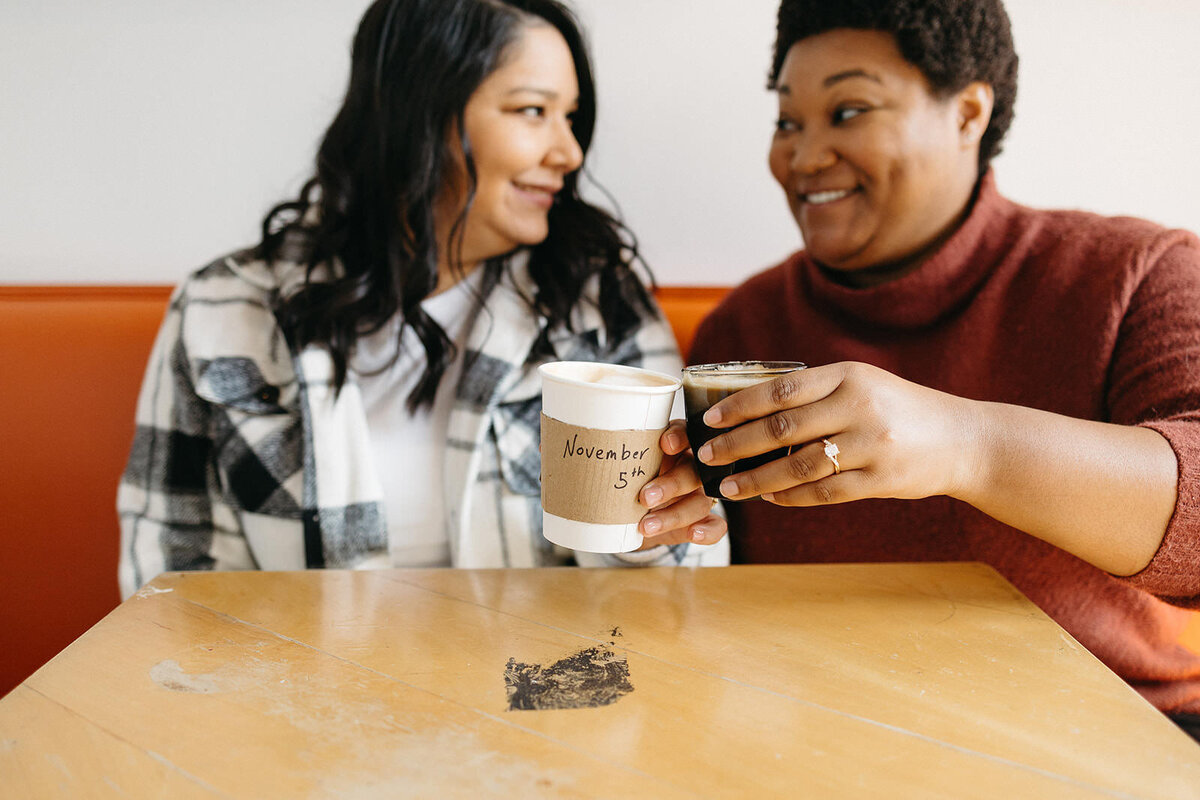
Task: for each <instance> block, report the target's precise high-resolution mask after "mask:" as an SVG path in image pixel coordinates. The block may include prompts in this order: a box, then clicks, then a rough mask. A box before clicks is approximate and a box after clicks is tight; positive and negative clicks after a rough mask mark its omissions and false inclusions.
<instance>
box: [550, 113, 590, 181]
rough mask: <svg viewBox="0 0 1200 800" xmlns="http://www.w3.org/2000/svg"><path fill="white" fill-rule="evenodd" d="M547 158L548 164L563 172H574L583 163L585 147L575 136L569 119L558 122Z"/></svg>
mask: <svg viewBox="0 0 1200 800" xmlns="http://www.w3.org/2000/svg"><path fill="white" fill-rule="evenodd" d="M546 158H547V163H548V164H550V165H551V166H554V167H557V168H559V169H561V170H562V171H563V172H574V171H575V170H577V169H579V167H580V166H582V165H583V148H582V147H580V146H579V140H578V139H576V138H575V132H574V131H572V130H571V123H570V121H569V120H563V121H562V122H560V123H559V124H558V126H557V130H556V131H555V136H554V141H553V142H551V144H550V152H549V153H547V156H546Z"/></svg>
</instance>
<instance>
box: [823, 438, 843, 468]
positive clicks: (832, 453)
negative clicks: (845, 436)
mask: <svg viewBox="0 0 1200 800" xmlns="http://www.w3.org/2000/svg"><path fill="white" fill-rule="evenodd" d="M821 443H822V444H824V445H825V457H826V458H828V459H829V460H830V461H832V462H833V474H834V475H837V474H838V473H839V472H841V471H842V465H841V464H839V463H838V453H840V452H842V451H841V450H839V449H838V446H837V445H836V444H834V443H833V442H831V441H829V440H828V439H822V440H821Z"/></svg>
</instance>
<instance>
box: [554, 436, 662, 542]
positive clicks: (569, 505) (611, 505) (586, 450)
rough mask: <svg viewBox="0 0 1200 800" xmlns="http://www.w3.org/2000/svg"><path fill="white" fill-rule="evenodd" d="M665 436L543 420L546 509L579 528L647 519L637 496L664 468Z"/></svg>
mask: <svg viewBox="0 0 1200 800" xmlns="http://www.w3.org/2000/svg"><path fill="white" fill-rule="evenodd" d="M665 430H666V428H665V427H664V428H658V429H654V430H627V431H608V430H599V429H596V428H584V427H581V426H579V425H569V424H567V423H565V422H560V421H559V420H557V419H554V418H553V417H548V416H546V415H545V414H542V508H543V509H545V510H546V511H547V512H549V513H551V514H553V515H554V516H556V517H563V518H564V519H573V520H576V521H578V522H592V523H600V524H609V525H615V524H622V523H631V522H637V521H638V520H640V519H641V518H642V517H643V516H645V514H646V507H645V506H642V505H640V504H639V503H638V493H639V492H641V490H642V487H643V486H645V485H646V484H647V483H649V482H650V480H651V479H653V478H654V477H655V476H657V475H658V468H659V467H660V466H662V460H663V452H662V449H661V448H660V447H659V445H658V440H659V437H660V436H662V432H663V431H665Z"/></svg>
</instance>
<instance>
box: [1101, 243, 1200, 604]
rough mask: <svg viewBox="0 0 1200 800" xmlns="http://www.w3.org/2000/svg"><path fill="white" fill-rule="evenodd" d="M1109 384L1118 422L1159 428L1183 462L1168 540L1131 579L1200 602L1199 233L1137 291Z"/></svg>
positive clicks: (1165, 257)
mask: <svg viewBox="0 0 1200 800" xmlns="http://www.w3.org/2000/svg"><path fill="white" fill-rule="evenodd" d="M1109 387H1110V389H1109V408H1110V409H1111V412H1112V421H1113V422H1116V423H1121V424H1135V425H1141V426H1143V427H1147V428H1150V429H1152V430H1155V431H1157V432H1158V433H1159V434H1161V435H1162V436H1163V437H1164V438H1166V440H1167V441H1168V442H1169V443H1170V445H1171V448H1172V449H1173V450H1174V451H1175V457H1176V459H1177V461H1178V465H1179V466H1178V470H1179V472H1178V484H1177V491H1178V495H1177V499H1176V504H1175V511H1174V514H1173V515H1172V517H1171V520H1170V522H1169V524H1168V525H1167V531H1166V535H1165V536H1164V537H1163V542H1162V545H1161V546H1160V547H1159V550H1158V552H1157V553H1156V554H1155V556H1154V558H1153V559H1152V560H1151V562H1150V564H1149V565H1147V567H1146V568H1145V569H1144V570H1142V571H1141V572H1139V573H1138V574H1136V575H1134V576H1132V577H1130V578H1129V579H1128V580H1129V581H1130V583H1132V584H1133V585H1135V586H1137V587H1138V588H1141V589H1143V590H1145V591H1147V592H1150V593H1152V594H1155V595H1157V596H1158V597H1160V598H1161V599H1163V600H1165V601H1167V602H1171V603H1174V604H1176V605H1180V606H1185V607H1192V608H1200V246H1197V243H1196V241H1195V239H1194V238H1189V239H1186V240H1183V241H1178V242H1176V243H1175V244H1173V245H1171V246H1170V247H1168V248H1167V249H1165V250H1164V251H1163V252H1162V254H1161V256H1159V257H1158V258H1157V259H1156V260H1155V262H1154V263H1153V264H1152V265H1150V267H1149V269H1148V271H1147V273H1146V277H1145V278H1144V280H1143V281H1142V282H1141V283H1140V285H1139V286H1138V288H1137V290H1136V292H1135V293H1134V295H1133V297H1132V298H1131V300H1130V303H1129V305H1128V308H1127V310H1126V312H1125V315H1124V318H1123V320H1122V322H1121V326H1120V334H1119V337H1118V341H1117V346H1116V349H1115V351H1114V354H1113V361H1112V368H1111V373H1110V381H1109Z"/></svg>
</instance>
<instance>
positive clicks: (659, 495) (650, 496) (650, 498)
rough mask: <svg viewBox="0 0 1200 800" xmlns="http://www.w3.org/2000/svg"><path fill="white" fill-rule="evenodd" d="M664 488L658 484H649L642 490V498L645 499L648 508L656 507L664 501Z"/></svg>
mask: <svg viewBox="0 0 1200 800" xmlns="http://www.w3.org/2000/svg"><path fill="white" fill-rule="evenodd" d="M662 499H663V490H662V489H660V488H658V487H657V486H653V485H651V486H647V487H646V488H645V489H643V490H642V500H644V501H645V503H646V507H647V508H654V507H655V506H656V505H658V504H659V503H661V502H662Z"/></svg>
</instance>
